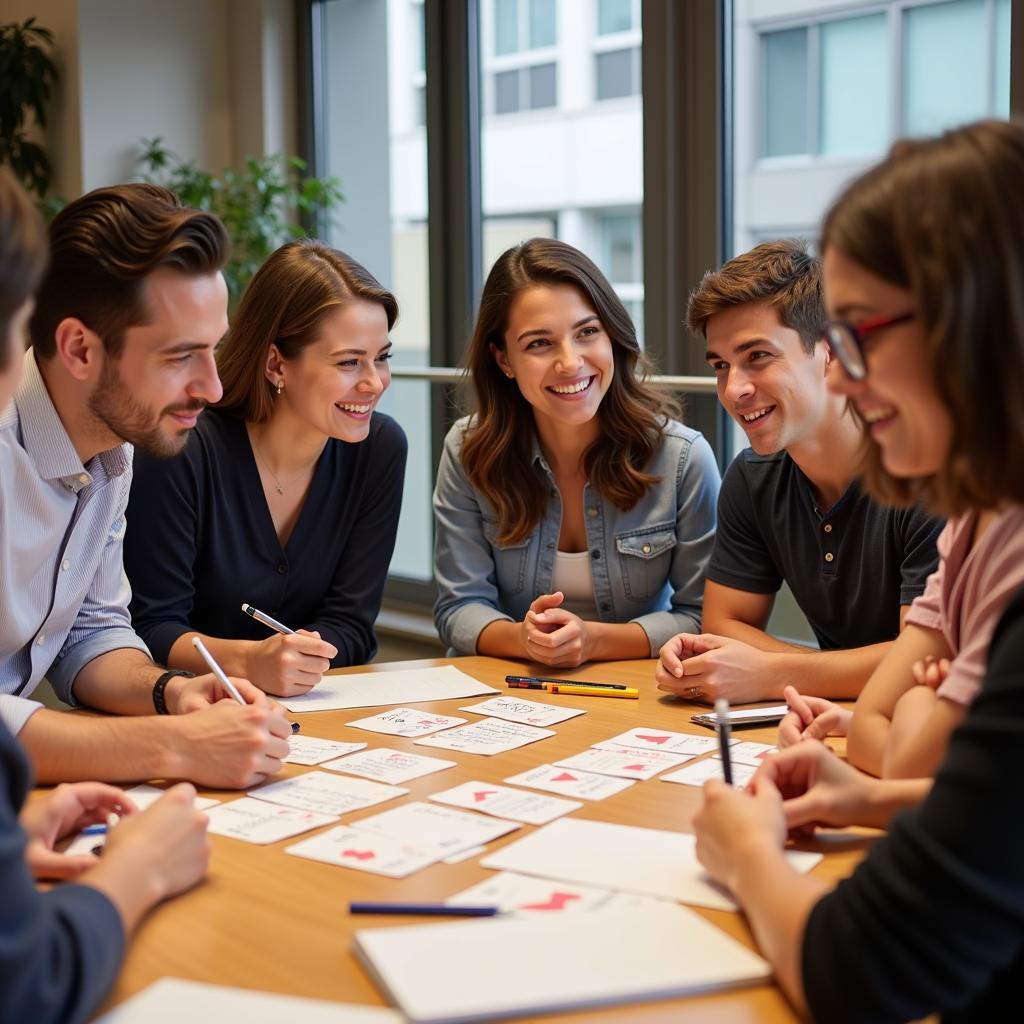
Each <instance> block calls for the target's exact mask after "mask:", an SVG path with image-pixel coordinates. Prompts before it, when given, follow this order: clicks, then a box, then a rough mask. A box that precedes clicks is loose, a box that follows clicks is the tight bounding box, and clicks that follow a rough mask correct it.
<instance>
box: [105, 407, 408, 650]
mask: <svg viewBox="0 0 1024 1024" xmlns="http://www.w3.org/2000/svg"><path fill="white" fill-rule="evenodd" d="M405 457H406V440H405V434H404V433H403V432H402V428H401V427H400V426H399V425H398V424H397V423H396V422H395V421H394V420H392V419H391V418H390V417H388V416H385V415H382V414H380V413H374V414H373V417H372V418H371V422H370V433H369V436H368V437H367V439H366V440H365V441H362V442H359V443H358V444H349V443H346V442H344V441H337V440H334V439H331V440H328V442H327V445H326V447H325V448H324V451H323V454H322V455H321V456H320V459H319V461H318V462H317V465H316V468H315V470H314V473H313V480H312V483H311V485H310V488H309V493H308V495H307V496H306V501H305V504H304V505H303V506H302V509H301V511H300V513H299V518H298V521H297V522H296V524H295V529H294V530H293V531H292V534H291V536H290V537H289V538H288V543H287V544H286V545H285V546H284V547H283V548H282V546H281V543H280V541H279V540H278V538H277V532H276V531H275V529H274V522H273V519H272V518H271V515H270V509H269V508H268V506H267V501H266V497H265V495H264V493H263V485H262V483H261V482H260V477H259V471H258V469H257V466H256V460H255V458H254V456H253V451H252V447H251V445H250V443H249V437H248V434H247V433H246V429H245V423H244V422H243V421H242V420H241V419H238V418H237V417H235V416H233V415H231V414H229V413H226V412H223V411H221V410H219V409H208V410H207V411H206V412H204V413H203V414H202V416H200V418H199V423H198V425H197V426H196V428H195V429H194V430H193V432H192V434H191V436H190V437H189V440H188V444H187V445H186V446H185V449H184V451H182V452H181V453H180V454H179V455H177V456H175V457H174V458H173V459H159V458H154V457H151V456H147V455H144V454H143V453H141V452H136V453H135V464H134V473H135V477H134V480H133V482H132V489H131V498H130V500H129V503H128V513H127V519H128V526H127V531H126V534H125V541H124V562H125V569H126V571H127V573H128V579H129V581H130V582H131V585H132V592H133V596H132V602H131V613H132V621H133V624H134V626H135V629H136V631H137V632H138V633H139V635H140V636H141V637H142V639H143V640H144V641H145V642H146V644H147V646H148V647H149V649H150V651H151V652H152V654H153V658H154V660H156V661H158V662H161V663H163V664H167V658H168V655H169V653H170V650H171V648H172V647H173V646H174V642H175V641H176V640H177V639H178V638H179V637H180V636H182V635H184V634H185V633H187V632H189V631H191V630H197V631H199V632H201V633H205V634H207V635H209V636H216V637H221V638H226V639H232V640H264V639H266V638H267V637H268V636H270V635H271V634H270V632H269V631H268V630H267V628H266V627H265V626H262V625H260V624H259V623H258V622H255V621H254V620H252V619H250V618H249V617H248V616H247V615H245V614H243V613H242V610H241V606H242V603H243V602H245V603H248V604H252V605H255V606H256V607H257V608H259V609H260V610H261V611H264V612H267V613H268V614H269V615H272V616H273V617H274V618H275V619H278V620H279V621H281V622H283V623H284V624H285V625H287V626H290V627H291V628H292V629H309V630H317V631H319V633H320V635H321V636H322V637H323V638H324V639H325V640H327V641H328V642H330V643H332V644H334V646H335V647H337V649H338V655H337V657H336V658H335V659H334V660H333V661H332V663H331V664H332V665H333V666H334V667H338V666H343V665H360V664H363V663H364V662H367V661H369V660H370V659H371V658H372V657H373V656H374V654H376V653H377V639H376V636H375V635H374V631H373V624H374V621H375V620H376V618H377V614H378V612H379V611H380V604H381V599H382V595H383V591H384V581H385V578H386V576H387V571H388V565H389V563H390V561H391V555H392V552H393V551H394V547H395V535H396V533H397V530H398V514H399V510H400V508H401V503H402V484H403V480H404V475H405Z"/></svg>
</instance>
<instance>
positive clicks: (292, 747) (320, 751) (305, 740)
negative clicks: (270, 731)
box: [284, 733, 366, 765]
mask: <svg viewBox="0 0 1024 1024" xmlns="http://www.w3.org/2000/svg"><path fill="white" fill-rule="evenodd" d="M365 746H366V744H365V743H342V742H341V741H340V740H321V739H317V737H316V736H303V735H301V734H300V733H296V734H295V735H294V736H292V737H290V738H289V740H288V756H287V757H286V758H285V759H284V760H285V763H286V764H304V765H314V764H321V763H322V762H323V761H330V760H331V758H332V757H344V756H345V755H346V754H354V753H355V752H356V751H357V750H362V749H363V748H364V747H365Z"/></svg>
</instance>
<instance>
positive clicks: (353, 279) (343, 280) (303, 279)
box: [217, 238, 398, 423]
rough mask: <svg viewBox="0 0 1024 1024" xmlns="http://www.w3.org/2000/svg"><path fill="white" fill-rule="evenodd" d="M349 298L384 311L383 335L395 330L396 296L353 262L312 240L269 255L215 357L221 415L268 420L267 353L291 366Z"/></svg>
mask: <svg viewBox="0 0 1024 1024" xmlns="http://www.w3.org/2000/svg"><path fill="white" fill-rule="evenodd" d="M354 299H362V300H363V301H365V302H376V303H378V304H379V305H381V306H383V307H384V312H385V313H386V314H387V318H388V330H391V328H392V327H394V325H395V321H396V320H397V319H398V303H397V302H396V301H395V297H394V295H392V294H391V292H389V291H388V290H387V289H385V288H383V287H382V286H381V285H380V283H379V282H378V281H377V279H376V278H375V277H374V276H373V275H372V274H371V273H370V272H369V271H368V270H367V269H366V268H365V267H364V266H362V265H361V264H359V263H357V262H356V261H355V260H354V259H352V257H351V256H347V255H345V253H343V252H339V251H338V250H337V249H332V248H331V247H330V246H328V245H325V244H324V243H323V242H318V241H317V240H316V239H313V238H303V239H300V240H298V241H295V242H288V243H287V244H285V245H282V246H281V248H280V249H278V250H277V251H276V252H274V253H272V254H271V255H270V257H269V258H268V259H267V261H266V262H265V263H264V264H263V266H261V267H260V269H259V270H257V271H256V273H255V275H254V276H253V279H252V280H251V281H250V282H249V286H248V287H247V288H246V289H245V294H244V295H243V296H242V301H241V303H240V305H239V307H238V313H237V314H236V315H235V319H234V322H233V323H232V325H231V331H230V333H229V334H228V337H227V339H226V340H225V342H224V344H223V345H222V346H221V348H220V351H219V353H218V355H217V368H218V371H219V373H220V379H221V383H222V384H223V385H224V397H223V398H222V399H221V401H220V402H219V403H218V405H219V406H220V408H223V409H227V410H228V411H229V412H232V413H234V414H235V415H236V416H240V417H241V418H242V419H245V420H248V421H249V422H250V423H264V422H265V421H266V420H268V419H270V415H271V412H272V411H273V408H274V402H273V395H272V388H271V384H270V381H269V380H267V378H266V374H265V368H266V362H267V352H268V351H269V350H270V346H271V345H276V346H277V348H278V350H279V351H280V353H281V355H282V356H284V358H285V359H294V358H295V356H297V355H298V354H299V352H300V351H301V350H302V349H303V348H305V347H306V346H307V345H308V344H310V342H312V341H315V340H316V336H317V332H318V331H319V328H320V322H321V321H322V320H323V318H324V317H325V316H326V315H327V314H328V313H330V312H331V311H332V310H335V309H338V308H340V307H341V306H344V305H345V304H346V303H348V302H351V301H353V300H354Z"/></svg>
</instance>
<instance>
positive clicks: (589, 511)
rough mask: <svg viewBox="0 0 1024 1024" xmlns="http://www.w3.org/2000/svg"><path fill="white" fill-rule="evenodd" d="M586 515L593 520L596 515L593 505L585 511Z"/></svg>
mask: <svg viewBox="0 0 1024 1024" xmlns="http://www.w3.org/2000/svg"><path fill="white" fill-rule="evenodd" d="M587 515H588V516H590V518H591V519H593V518H594V516H596V515H597V509H596V508H594V506H593V505H591V506H590V508H588V509H587Z"/></svg>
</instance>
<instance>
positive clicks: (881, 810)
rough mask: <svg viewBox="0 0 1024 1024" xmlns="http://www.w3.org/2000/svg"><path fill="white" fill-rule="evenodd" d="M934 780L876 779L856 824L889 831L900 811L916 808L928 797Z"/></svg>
mask: <svg viewBox="0 0 1024 1024" xmlns="http://www.w3.org/2000/svg"><path fill="white" fill-rule="evenodd" d="M933 782H934V779H930V778H921V779H876V780H874V782H873V785H872V787H871V792H870V794H869V796H868V799H867V801H866V803H865V805H864V808H863V811H862V813H861V814H860V815H858V817H857V821H856V824H857V825H863V826H865V827H867V828H879V829H888V827H889V825H890V823H891V822H892V819H893V817H894V816H895V815H896V814H897V813H898V812H899V811H905V810H907V809H908V808H911V807H916V806H917V805H918V804H919V803H921V801H922V800H924V798H925V797H926V796H927V795H928V793H929V791H930V790H931V788H932V783H933Z"/></svg>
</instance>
